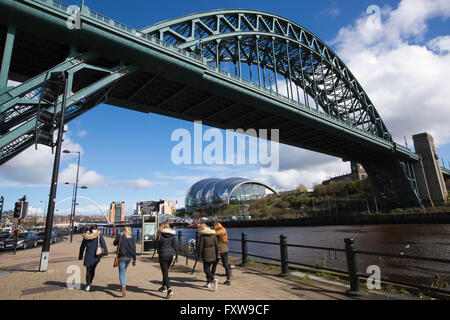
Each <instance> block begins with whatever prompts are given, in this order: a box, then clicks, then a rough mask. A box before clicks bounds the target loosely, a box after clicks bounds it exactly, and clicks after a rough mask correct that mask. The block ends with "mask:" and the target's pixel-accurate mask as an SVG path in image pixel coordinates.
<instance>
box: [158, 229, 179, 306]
mask: <svg viewBox="0 0 450 320" xmlns="http://www.w3.org/2000/svg"><path fill="white" fill-rule="evenodd" d="M156 248H157V249H158V259H159V265H160V267H161V272H162V276H163V280H162V286H161V288H159V289H158V290H159V291H160V292H167V296H166V299H170V297H171V296H172V295H173V290H172V288H171V287H170V280H169V268H170V265H171V264H172V261H173V254H174V251H175V250H177V242H176V240H175V230H172V229H171V228H170V224H169V223H168V222H165V223H162V224H161V226H160V227H159V229H158V232H157V234H156Z"/></svg>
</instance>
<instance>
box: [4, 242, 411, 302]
mask: <svg viewBox="0 0 450 320" xmlns="http://www.w3.org/2000/svg"><path fill="white" fill-rule="evenodd" d="M105 241H106V243H107V246H108V250H109V252H110V254H109V255H108V256H106V257H104V258H103V259H102V261H101V262H100V263H99V265H98V267H97V269H96V275H95V279H94V282H93V284H92V286H91V291H89V292H86V291H84V284H85V268H84V267H83V261H82V260H78V252H79V247H80V244H81V236H80V235H75V236H74V239H73V243H69V241H68V240H67V239H63V240H62V241H60V242H58V243H57V244H54V245H52V246H51V249H50V261H49V266H48V271H47V272H39V271H38V270H39V260H40V254H41V248H40V247H38V248H33V249H27V250H18V251H17V254H16V255H13V254H12V252H5V253H3V254H2V255H0V288H1V289H0V299H1V300H22V299H24V300H39V299H44V300H80V299H81V300H111V299H118V300H120V299H125V300H129V299H131V300H161V301H165V294H164V293H161V292H159V291H158V288H159V287H160V286H161V280H162V275H161V271H160V267H159V263H158V259H157V256H155V258H152V253H153V252H152V251H150V252H146V253H144V255H142V256H141V255H139V254H138V257H137V263H136V267H133V266H132V265H131V264H130V266H129V268H128V272H127V296H126V297H125V298H123V297H122V296H121V287H120V283H119V276H118V270H117V268H113V267H112V265H113V261H114V256H115V254H114V253H115V247H114V246H113V244H112V241H113V239H111V238H108V237H105ZM137 250H138V253H139V250H140V245H137ZM231 262H232V263H234V264H235V265H236V267H235V268H234V269H233V270H232V271H233V274H232V285H231V286H225V285H222V283H223V282H224V281H225V280H226V279H225V274H224V273H225V272H224V269H223V267H222V266H221V265H220V264H219V265H218V267H217V272H216V277H217V279H218V280H219V286H218V290H217V291H216V292H214V291H213V289H207V288H204V287H203V285H204V284H205V276H204V273H203V268H202V264H201V263H198V264H197V267H196V272H194V274H193V275H191V270H192V267H193V261H192V260H189V264H188V266H186V259H185V257H181V256H180V257H179V259H178V263H176V264H175V266H174V267H173V268H171V269H170V272H169V276H170V279H171V285H172V288H173V290H174V295H173V296H172V297H171V300H198V301H201V300H357V299H363V300H372V299H376V300H379V299H401V298H402V297H401V296H393V295H389V296H387V295H385V294H380V293H377V294H370V295H369V294H368V295H367V296H364V297H358V298H355V297H350V296H347V295H346V294H345V292H346V291H347V290H348V288H346V287H345V286H343V285H338V284H333V283H327V282H323V281H317V280H312V279H308V280H304V278H301V277H298V276H295V275H293V276H289V277H279V276H278V273H279V270H278V269H277V270H274V268H261V267H258V266H257V265H252V264H251V265H249V266H247V267H241V266H239V265H238V263H239V260H235V261H233V260H232V261H231ZM71 266H72V267H71ZM73 266H78V267H79V270H80V271H81V275H80V279H81V289H69V288H67V280H68V278H69V277H70V276H71V275H73V273H70V271H71V270H74V269H73V268H74V267H73ZM75 269H76V267H75ZM68 271H69V272H68ZM72 272H73V271H72ZM294 274H295V273H294Z"/></svg>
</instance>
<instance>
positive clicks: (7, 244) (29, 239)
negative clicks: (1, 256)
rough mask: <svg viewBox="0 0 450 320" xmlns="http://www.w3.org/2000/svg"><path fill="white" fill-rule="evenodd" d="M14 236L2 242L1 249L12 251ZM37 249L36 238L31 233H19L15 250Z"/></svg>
mask: <svg viewBox="0 0 450 320" xmlns="http://www.w3.org/2000/svg"><path fill="white" fill-rule="evenodd" d="M14 238H15V235H12V236H10V237H9V238H8V239H6V240H5V241H4V242H3V245H2V247H1V249H14V243H15V239H14ZM31 247H34V248H36V247H37V238H36V235H35V234H34V233H33V232H22V233H19V239H18V240H17V249H26V248H31Z"/></svg>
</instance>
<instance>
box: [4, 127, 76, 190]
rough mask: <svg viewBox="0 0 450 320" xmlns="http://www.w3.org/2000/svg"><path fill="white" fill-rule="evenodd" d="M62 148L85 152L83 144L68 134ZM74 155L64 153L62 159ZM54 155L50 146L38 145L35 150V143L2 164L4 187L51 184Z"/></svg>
mask: <svg viewBox="0 0 450 320" xmlns="http://www.w3.org/2000/svg"><path fill="white" fill-rule="evenodd" d="M62 148H63V150H65V149H68V150H74V151H75V150H76V151H80V152H83V149H82V148H81V146H80V145H79V144H78V143H75V142H73V141H72V140H71V139H70V138H69V137H68V136H66V137H65V138H64V142H63V144H62ZM73 156H74V155H72V154H64V153H63V154H62V158H61V159H62V160H64V159H69V158H71V157H73ZM75 156H76V155H75ZM54 157H55V156H54V154H52V152H51V148H50V147H47V146H43V145H38V149H37V150H35V147H34V145H33V146H31V147H29V148H28V149H26V150H25V151H23V152H22V153H20V154H18V155H17V156H16V157H14V158H13V159H11V160H10V161H8V162H6V163H4V164H3V165H2V166H0V173H2V174H3V176H4V177H5V178H6V180H4V181H3V182H2V187H7V186H11V187H13V186H23V187H25V186H47V185H49V184H50V181H51V175H52V170H53V161H54Z"/></svg>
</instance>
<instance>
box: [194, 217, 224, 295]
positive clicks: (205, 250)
mask: <svg viewBox="0 0 450 320" xmlns="http://www.w3.org/2000/svg"><path fill="white" fill-rule="evenodd" d="M197 259H202V261H203V271H204V272H205V275H206V284H205V286H204V287H205V288H210V287H211V286H210V283H214V291H217V279H215V278H214V274H213V273H212V272H211V267H212V264H213V263H214V262H215V261H217V260H218V259H219V244H218V242H217V238H216V231H214V230H212V229H210V228H208V227H207V226H206V224H202V225H201V226H200V244H199V247H198V256H197Z"/></svg>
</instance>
